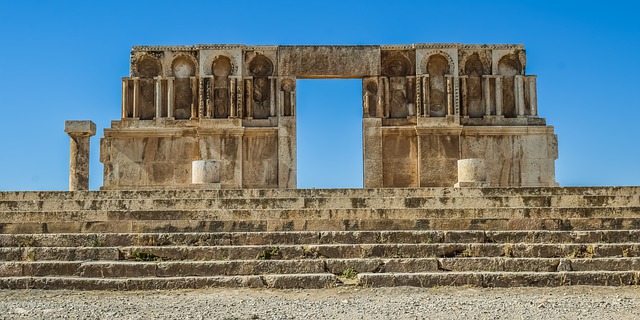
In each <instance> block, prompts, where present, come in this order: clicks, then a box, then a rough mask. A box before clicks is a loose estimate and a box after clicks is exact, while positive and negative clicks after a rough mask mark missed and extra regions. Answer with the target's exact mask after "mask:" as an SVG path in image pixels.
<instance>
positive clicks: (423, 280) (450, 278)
mask: <svg viewBox="0 0 640 320" xmlns="http://www.w3.org/2000/svg"><path fill="white" fill-rule="evenodd" d="M338 283H339V282H338V279H337V277H336V276H335V275H334V274H330V273H320V274H268V275H259V276H213V277H166V278H161V277H148V278H117V279H114V278H84V277H4V278H0V289H57V290H60V289H66V290H120V291H122V290H183V289H204V288H213V287H229V288H238V287H252V288H277V289H297V288H300V289H321V288H327V287H333V286H335V285H336V284H338ZM357 284H358V285H360V286H364V287H394V286H414V287H441V286H476V287H533V286H535V287H550V286H567V285H591V286H620V285H639V284H640V272H638V271H575V272H423V273H361V274H358V275H357Z"/></svg>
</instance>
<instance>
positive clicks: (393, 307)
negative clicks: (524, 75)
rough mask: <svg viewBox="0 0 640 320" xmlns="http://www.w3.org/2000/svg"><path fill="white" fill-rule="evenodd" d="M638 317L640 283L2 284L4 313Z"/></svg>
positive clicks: (64, 316)
mask: <svg viewBox="0 0 640 320" xmlns="http://www.w3.org/2000/svg"><path fill="white" fill-rule="evenodd" d="M310 317H315V318H318V319H325V318H332V319H462V318H464V319H549V318H551V319H600V320H603V319H640V288H638V287H588V286H573V287H560V288H508V289H480V288H469V287H440V288H430V289H422V288H408V287H396V288H376V289H371V288H357V287H343V288H332V289H322V290H265V289H208V290H189V291H186V290H184V291H152V292H109V291H107V292H105V291H68V290H52V291H44V290H14V291H11V290H0V318H2V319H308V318H310Z"/></svg>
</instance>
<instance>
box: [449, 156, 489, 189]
mask: <svg viewBox="0 0 640 320" xmlns="http://www.w3.org/2000/svg"><path fill="white" fill-rule="evenodd" d="M454 186H455V187H456V188H480V187H487V186H488V183H487V171H486V168H485V164H484V160H483V159H478V158H472V159H461V160H458V182H457V183H456V184H455V185H454Z"/></svg>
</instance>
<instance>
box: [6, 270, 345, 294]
mask: <svg viewBox="0 0 640 320" xmlns="http://www.w3.org/2000/svg"><path fill="white" fill-rule="evenodd" d="M336 281H337V278H336V276H335V275H333V274H330V273H319V274H265V275H252V276H214V277H165V278H160V277H153V278H151V277H149V278H118V279H114V278H84V277H5V278H0V289H50V290H120V291H122V290H183V289H206V288H240V287H250V288H274V289H322V288H327V287H333V286H335V284H336Z"/></svg>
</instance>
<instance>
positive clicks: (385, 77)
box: [365, 50, 416, 118]
mask: <svg viewBox="0 0 640 320" xmlns="http://www.w3.org/2000/svg"><path fill="white" fill-rule="evenodd" d="M380 56H381V59H380V60H381V73H382V77H381V80H382V92H380V90H375V91H377V92H378V94H382V95H383V96H384V108H383V109H384V115H385V117H386V118H407V117H410V116H414V115H415V103H416V101H415V100H416V94H415V88H416V77H415V75H416V70H415V61H416V56H415V51H413V50H393V51H392V50H383V51H381V53H380ZM367 86H368V88H365V89H366V90H367V91H366V92H365V94H367V92H368V93H369V95H371V93H372V91H374V90H369V89H373V87H374V86H376V87H377V85H374V84H372V82H369V83H368V84H367ZM374 109H375V108H374ZM369 114H371V107H370V108H369Z"/></svg>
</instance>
